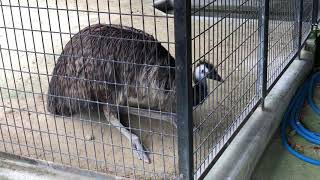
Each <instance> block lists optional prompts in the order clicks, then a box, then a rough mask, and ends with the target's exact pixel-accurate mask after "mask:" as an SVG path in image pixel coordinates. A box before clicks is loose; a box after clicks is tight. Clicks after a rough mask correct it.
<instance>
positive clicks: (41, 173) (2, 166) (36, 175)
mask: <svg viewBox="0 0 320 180" xmlns="http://www.w3.org/2000/svg"><path fill="white" fill-rule="evenodd" d="M9 179H33V180H60V179H68V180H91V179H92V180H100V179H101V180H118V179H119V180H120V179H121V180H122V179H126V178H121V177H116V176H111V175H107V174H102V173H98V172H93V171H88V170H81V169H78V168H72V167H69V166H63V165H59V164H55V163H49V162H45V161H42V160H33V159H30V158H24V157H20V156H17V155H12V154H7V153H3V152H0V180H9Z"/></svg>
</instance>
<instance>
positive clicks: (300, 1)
mask: <svg viewBox="0 0 320 180" xmlns="http://www.w3.org/2000/svg"><path fill="white" fill-rule="evenodd" d="M298 8H299V13H298V16H297V21H298V35H299V39H298V44H297V45H296V46H297V51H298V52H299V50H300V46H301V43H302V16H303V0H299V3H298ZM298 57H299V58H300V54H299V55H298Z"/></svg>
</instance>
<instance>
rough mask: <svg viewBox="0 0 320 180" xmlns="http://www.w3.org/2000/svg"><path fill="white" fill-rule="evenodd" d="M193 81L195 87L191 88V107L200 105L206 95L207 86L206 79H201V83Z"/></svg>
mask: <svg viewBox="0 0 320 180" xmlns="http://www.w3.org/2000/svg"><path fill="white" fill-rule="evenodd" d="M194 81H195V85H194V86H193V88H192V89H193V106H196V105H199V104H200V103H202V101H203V100H204V98H205V97H206V96H207V95H208V85H207V81H206V79H202V80H201V81H197V80H194Z"/></svg>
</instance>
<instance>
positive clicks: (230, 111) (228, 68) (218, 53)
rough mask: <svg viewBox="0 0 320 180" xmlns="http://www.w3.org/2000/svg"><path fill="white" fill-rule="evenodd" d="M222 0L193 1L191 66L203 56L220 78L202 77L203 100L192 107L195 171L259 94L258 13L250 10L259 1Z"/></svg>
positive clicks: (232, 128) (234, 127) (236, 123)
mask: <svg viewBox="0 0 320 180" xmlns="http://www.w3.org/2000/svg"><path fill="white" fill-rule="evenodd" d="M226 2H227V1H221V0H220V1H212V2H210V3H207V4H201V5H200V8H199V6H198V7H197V6H194V7H193V8H194V9H196V10H195V11H194V13H193V17H192V51H193V62H194V69H195V66H196V65H197V63H198V62H199V61H209V62H210V63H212V64H214V66H215V67H216V69H217V71H218V72H219V73H220V74H221V76H222V78H223V80H224V81H223V82H222V83H221V82H216V81H209V80H208V82H207V83H208V85H207V86H208V88H207V91H208V92H207V93H205V94H206V98H205V100H204V102H203V104H202V105H201V106H195V107H194V112H193V115H194V124H195V129H194V137H193V138H194V165H195V172H197V173H199V172H200V173H201V172H202V171H203V170H204V169H205V167H206V166H207V165H208V164H209V163H210V162H211V160H212V158H214V157H215V156H216V154H217V153H218V152H219V150H220V149H221V148H222V146H223V145H224V144H225V142H226V140H227V139H228V138H229V137H230V136H231V135H232V133H233V132H234V131H235V130H236V128H237V127H238V126H239V125H240V123H241V121H242V119H243V118H244V117H245V116H246V115H247V114H248V113H249V111H250V110H251V108H252V107H253V105H254V104H255V103H257V101H258V100H259V97H258V94H257V91H256V90H257V67H258V60H257V58H258V50H259V41H258V34H259V31H258V29H259V27H258V20H257V19H258V17H259V16H258V13H257V12H255V10H256V9H257V7H258V6H259V5H258V4H257V3H256V1H252V0H246V1H243V0H240V1H239V0H238V1H233V2H232V3H231V4H229V5H226ZM229 3H230V1H229ZM195 5H196V3H195ZM197 8H198V9H197ZM214 8H216V9H217V10H216V11H215V10H214ZM223 8H224V9H223ZM224 11H225V13H224ZM196 73H198V72H197V71H196ZM197 83H199V82H197ZM200 83H201V82H200ZM196 87H197V86H196ZM199 87H201V86H199ZM200 89H201V88H200ZM194 96H197V94H196V93H195V95H194Z"/></svg>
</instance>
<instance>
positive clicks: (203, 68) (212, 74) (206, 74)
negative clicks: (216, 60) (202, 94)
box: [193, 61, 223, 82]
mask: <svg viewBox="0 0 320 180" xmlns="http://www.w3.org/2000/svg"><path fill="white" fill-rule="evenodd" d="M193 77H194V82H199V81H201V82H202V81H205V80H206V79H212V80H216V81H219V82H223V79H222V78H221V76H220V75H219V74H218V72H217V71H216V69H215V68H214V66H213V65H212V64H210V63H207V62H204V61H200V62H199V63H198V64H197V66H196V68H195V69H194V75H193Z"/></svg>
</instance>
